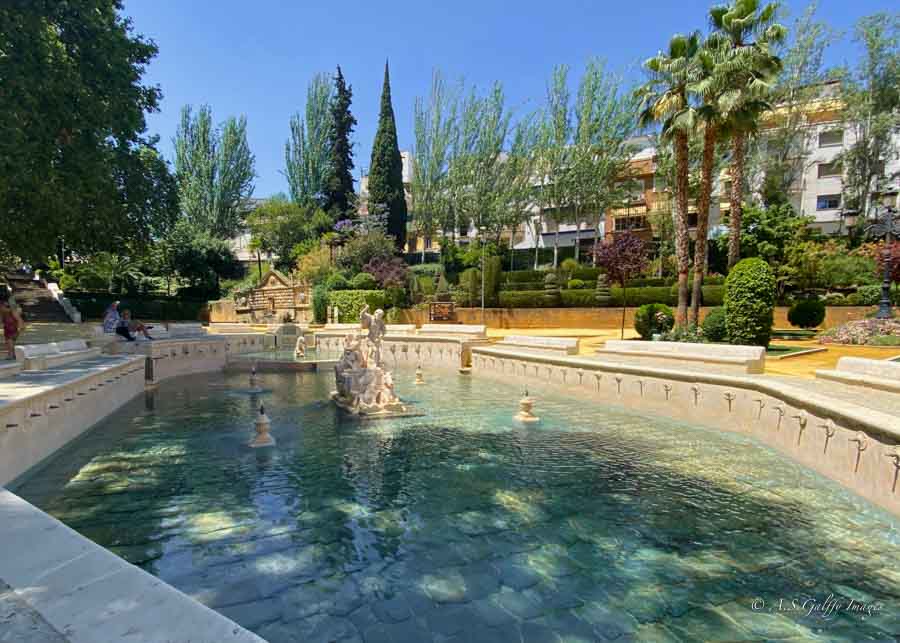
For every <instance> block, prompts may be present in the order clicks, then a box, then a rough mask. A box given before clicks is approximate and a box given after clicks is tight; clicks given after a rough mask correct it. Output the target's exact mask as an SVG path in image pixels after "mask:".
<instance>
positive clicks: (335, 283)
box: [325, 272, 350, 290]
mask: <svg viewBox="0 0 900 643" xmlns="http://www.w3.org/2000/svg"><path fill="white" fill-rule="evenodd" d="M325 287H326V288H328V290H350V282H349V281H347V278H346V277H345V276H344V275H342V274H341V273H339V272H336V273H334V274H333V275H331V276H330V277H328V279H327V280H326V281H325Z"/></svg>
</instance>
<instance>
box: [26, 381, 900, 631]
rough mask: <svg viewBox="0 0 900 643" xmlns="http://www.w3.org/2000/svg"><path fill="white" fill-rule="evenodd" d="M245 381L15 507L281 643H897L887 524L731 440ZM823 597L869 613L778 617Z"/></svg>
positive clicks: (137, 424) (816, 480)
mask: <svg viewBox="0 0 900 643" xmlns="http://www.w3.org/2000/svg"><path fill="white" fill-rule="evenodd" d="M242 377H244V376H243V375H241V376H233V377H228V378H226V380H225V382H224V386H222V385H217V383H216V382H213V383H212V385H210V384H208V383H207V382H206V381H205V380H204V379H202V378H181V379H179V380H174V381H171V382H168V383H166V384H164V385H163V386H162V387H160V389H159V391H158V393H157V394H156V395H155V397H153V398H152V403H151V402H148V401H147V400H144V399H140V400H135V401H134V402H132V403H131V404H129V405H128V406H127V407H126V408H123V409H122V410H121V411H119V412H118V413H116V414H114V415H113V416H112V417H111V418H110V419H109V420H108V421H106V422H104V423H103V424H101V425H100V426H98V427H97V428H95V429H94V430H92V431H91V432H90V433H89V434H88V435H87V436H85V437H84V438H82V439H81V440H79V441H77V442H76V443H75V444H73V445H71V446H70V447H68V448H67V449H65V450H64V452H63V453H61V455H60V456H59V457H57V458H55V459H54V461H52V462H51V463H49V464H48V466H47V467H46V468H44V469H43V470H42V471H39V472H37V473H35V474H34V475H33V476H32V477H31V478H30V479H29V480H27V481H26V482H25V483H24V484H22V485H21V486H20V487H19V489H17V491H18V492H19V493H20V494H21V495H23V496H24V497H25V498H26V499H28V500H30V501H32V502H34V503H35V504H37V505H38V506H40V507H42V508H43V509H45V510H47V511H49V512H50V513H52V514H53V515H55V516H57V517H58V518H60V519H61V520H63V521H65V522H66V523H67V524H69V525H70V526H72V527H73V528H75V529H77V530H79V531H80V532H81V533H83V534H84V535H86V536H88V537H89V538H92V539H93V540H95V541H96V542H98V543H100V544H102V545H104V546H106V547H109V548H110V549H111V550H112V551H114V552H116V553H117V554H119V555H121V556H123V557H124V558H125V559H127V560H129V561H130V562H133V563H135V564H137V565H140V566H142V567H143V568H145V569H147V570H148V571H150V572H151V573H153V574H155V575H157V576H159V577H160V578H162V579H163V580H166V581H167V582H170V583H172V584H173V585H174V586H176V587H178V588H179V589H181V590H182V591H185V592H186V593H188V594H190V595H192V596H194V597H195V598H197V599H198V600H200V601H202V602H204V603H205V604H207V605H209V606H210V607H213V608H215V609H217V610H219V611H221V612H222V613H224V614H225V615H226V616H229V617H230V618H233V619H234V620H236V621H237V622H238V623H240V624H242V625H244V626H245V627H248V628H249V629H253V630H254V631H256V632H258V633H259V634H260V635H261V636H263V637H264V638H266V639H267V640H269V641H272V642H273V643H276V642H277V641H301V640H302V641H336V640H366V641H369V640H395V641H427V640H449V639H451V638H453V637H456V638H455V639H454V640H483V641H508V640H523V641H537V640H545V639H546V640H555V639H554V637H555V636H557V635H558V636H564V637H567V638H566V640H570V641H582V640H583V641H595V640H608V639H609V640H615V639H618V640H626V639H627V638H628V637H632V638H633V639H635V640H686V641H698V640H769V639H784V638H792V637H793V638H795V639H798V640H812V639H813V638H814V637H817V636H818V637H821V638H823V639H825V640H854V641H856V640H864V639H865V638H868V637H871V638H877V637H880V638H885V637H887V636H889V635H892V634H897V632H896V630H897V627H898V626H897V623H898V618H897V615H896V613H895V612H893V611H892V609H893V608H895V607H896V606H897V604H898V599H900V584H898V583H897V581H898V580H900V578H898V575H897V574H896V572H894V571H892V568H893V567H894V566H895V563H896V560H897V559H898V554H900V539H898V535H897V527H896V522H895V521H893V520H892V519H891V518H890V517H889V516H887V515H886V514H884V513H882V512H880V511H879V510H877V509H875V508H873V507H871V506H869V505H867V504H865V503H864V502H863V501H861V500H859V499H858V498H855V497H854V496H852V495H850V494H848V493H846V492H844V491H843V490H841V489H840V488H839V487H837V486H836V485H834V484H833V483H831V482H829V481H826V480H823V479H822V478H820V477H818V476H817V475H816V474H813V473H811V472H808V471H806V470H803V469H802V468H800V467H798V466H796V465H794V464H792V463H790V462H789V461H787V460H785V459H783V458H781V457H780V456H778V455H776V454H774V453H773V452H771V451H769V450H767V449H764V448H761V447H759V446H758V445H756V444H755V443H753V442H752V441H750V440H747V439H745V438H743V437H738V436H729V435H724V436H723V435H718V434H711V433H707V432H705V431H703V430H702V429H695V428H691V427H686V426H684V425H678V424H675V423H670V422H655V421H651V420H648V419H646V418H641V417H639V416H634V415H629V414H627V413H622V412H618V411H615V410H610V409H601V408H600V407H597V406H594V405H591V404H587V403H579V404H578V405H577V406H578V409H573V408H572V406H573V405H572V401H571V400H567V399H561V398H560V399H553V398H552V397H551V396H548V397H547V399H546V400H544V401H543V402H544V408H543V409H542V410H543V411H545V412H546V416H545V423H544V425H543V426H541V427H537V428H527V429H526V428H515V427H513V426H512V425H511V423H510V422H509V421H508V413H507V412H508V411H510V410H511V409H510V406H511V405H510V403H509V400H512V399H515V396H516V394H517V393H518V391H517V390H516V389H515V388H514V387H511V386H503V385H494V384H490V385H487V384H485V385H482V383H481V382H479V383H478V385H477V386H476V385H474V384H473V380H471V379H468V378H458V379H455V378H453V377H449V378H447V381H443V382H441V383H440V386H434V387H433V388H430V389H426V388H419V389H413V387H412V386H411V385H410V384H409V381H410V379H411V378H410V376H409V374H403V375H401V376H400V377H399V378H398V388H399V389H400V390H406V391H410V394H411V397H413V398H415V400H416V401H417V402H419V403H420V404H421V405H422V406H423V407H424V408H426V409H429V410H430V411H431V417H430V418H426V419H424V420H423V419H416V420H402V421H388V422H377V423H356V422H353V421H351V420H348V419H347V418H346V417H345V416H343V415H341V414H339V413H338V412H336V411H335V410H334V409H333V408H332V407H331V405H330V404H329V403H328V402H326V401H325V400H327V396H328V393H329V389H330V382H329V381H328V377H327V376H323V375H316V374H312V373H297V374H292V375H283V376H273V375H269V376H263V377H262V378H261V379H262V380H263V387H264V388H266V389H268V390H269V391H270V392H269V393H267V394H265V395H262V396H249V399H242V398H240V397H237V396H229V395H228V390H229V387H240V386H241V385H242V384H243V383H244V382H243V380H242V379H241V378H242ZM220 384H221V382H220ZM260 402H262V403H265V405H266V412H267V413H268V414H269V416H270V417H271V419H272V426H273V435H275V436H276V438H277V439H278V445H277V447H275V448H274V449H262V450H255V451H254V450H252V449H248V448H247V447H246V442H247V441H248V440H249V438H250V435H251V432H252V425H253V418H254V414H255V409H256V408H257V407H258V405H259V403H260ZM513 406H514V405H513ZM830 594H831V595H834V597H835V598H837V599H838V600H840V601H842V603H843V604H844V605H846V604H847V603H849V601H850V600H851V599H852V600H853V601H858V602H859V603H861V604H864V605H868V606H872V605H875V604H878V603H880V604H883V608H882V609H881V610H878V611H875V612H874V613H872V614H870V615H867V616H865V617H863V616H862V615H860V614H858V613H852V614H851V613H847V612H846V610H839V611H837V612H836V613H833V614H829V615H822V614H821V613H812V614H807V612H808V611H809V608H810V607H811V606H812V605H814V604H815V603H814V604H809V603H807V604H806V606H805V607H798V609H797V610H796V611H793V610H792V609H791V608H792V606H793V603H792V601H797V602H798V605H802V603H803V602H804V601H808V600H814V601H817V602H818V604H821V603H824V602H825V601H826V599H827V598H828V596H829V595H830ZM760 600H762V601H764V602H765V606H762V605H761V604H760V603H759V601H760ZM779 600H780V601H782V602H781V603H779V602H778V601H779ZM823 609H824V608H823ZM826 616H827V617H826Z"/></svg>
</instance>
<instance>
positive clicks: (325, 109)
mask: <svg viewBox="0 0 900 643" xmlns="http://www.w3.org/2000/svg"><path fill="white" fill-rule="evenodd" d="M333 95H334V89H333V85H332V83H331V80H330V79H329V78H328V77H327V76H326V75H325V74H316V75H315V76H313V78H312V80H311V81H310V83H309V86H308V87H307V89H306V108H305V110H304V113H303V115H302V116H301V114H300V113H299V112H297V113H296V114H294V115H293V116H291V122H290V127H291V138H290V140H289V141H288V142H287V143H285V145H284V164H285V172H284V175H285V177H286V178H287V182H288V188H289V190H290V194H291V200H292V201H294V203H298V204H300V205H312V204H315V205H322V204H323V203H324V202H325V200H326V195H327V193H328V185H327V183H328V180H329V178H330V173H329V169H330V164H331V163H332V154H331V146H332V137H333V133H332V129H333V123H334V115H333V113H332V101H333V99H334V96H333Z"/></svg>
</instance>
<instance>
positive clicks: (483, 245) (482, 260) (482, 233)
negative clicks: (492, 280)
mask: <svg viewBox="0 0 900 643" xmlns="http://www.w3.org/2000/svg"><path fill="white" fill-rule="evenodd" d="M485 232H486V231H485V228H484V226H480V227H479V228H478V233H479V234H480V235H481V323H482V325H483V324H484V249H485V243H484V235H485Z"/></svg>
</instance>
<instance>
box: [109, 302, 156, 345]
mask: <svg viewBox="0 0 900 643" xmlns="http://www.w3.org/2000/svg"><path fill="white" fill-rule="evenodd" d="M147 328H149V327H148V326H144V324H142V323H141V322H139V321H135V320H133V319H132V318H131V311H130V310H128V309H127V308H126V309H125V310H123V311H122V316H121V317H120V318H119V322H118V324H117V325H116V335H121V336H122V337H124V338H125V339H126V340H128V341H129V342H133V341H134V340H135V339H137V338H136V337H135V336H134V335H132V333H141V334H142V335H143V336H144V337H146V338H147V339H153V338H152V337H150V333H148V332H147Z"/></svg>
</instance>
